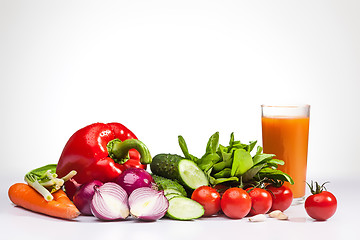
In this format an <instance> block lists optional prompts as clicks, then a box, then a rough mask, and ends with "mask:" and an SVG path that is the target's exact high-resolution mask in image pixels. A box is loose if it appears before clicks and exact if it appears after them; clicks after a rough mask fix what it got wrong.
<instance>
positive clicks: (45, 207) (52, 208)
mask: <svg viewBox="0 0 360 240" xmlns="http://www.w3.org/2000/svg"><path fill="white" fill-rule="evenodd" d="M59 191H61V192H59ZM8 194H9V198H10V200H11V201H12V202H13V203H14V204H16V205H18V206H20V207H23V208H25V209H28V210H31V211H33V212H38V213H43V214H46V215H49V216H53V217H58V218H64V219H74V218H76V217H77V216H79V214H80V212H79V210H78V209H77V208H76V207H75V205H74V204H73V203H72V202H71V201H70V199H69V198H68V197H67V196H66V194H65V193H64V192H63V191H62V190H58V191H57V192H55V193H53V195H54V200H51V201H46V200H45V199H44V197H43V196H42V195H41V194H39V193H38V192H37V191H36V190H35V189H33V188H32V187H30V186H29V185H27V184H24V183H15V184H14V185H12V186H11V187H10V188H9V191H8Z"/></svg>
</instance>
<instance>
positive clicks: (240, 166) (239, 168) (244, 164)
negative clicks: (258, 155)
mask: <svg viewBox="0 0 360 240" xmlns="http://www.w3.org/2000/svg"><path fill="white" fill-rule="evenodd" d="M252 166H253V160H252V157H251V155H250V153H249V152H247V151H245V149H237V150H235V151H234V159H233V164H232V168H231V176H232V177H234V176H236V177H239V176H241V175H243V174H244V173H245V172H246V171H247V170H249V169H250V168H251V167H252Z"/></svg>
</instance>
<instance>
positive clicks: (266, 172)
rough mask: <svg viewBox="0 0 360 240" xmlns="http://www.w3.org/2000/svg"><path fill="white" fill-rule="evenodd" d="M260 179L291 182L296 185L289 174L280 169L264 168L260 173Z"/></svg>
mask: <svg viewBox="0 0 360 240" xmlns="http://www.w3.org/2000/svg"><path fill="white" fill-rule="evenodd" d="M259 177H260V179H263V178H268V179H272V180H280V181H284V182H289V183H290V184H294V180H293V179H292V178H291V177H290V176H289V175H288V174H286V173H284V172H282V171H281V170H278V169H272V168H263V169H261V170H260V171H259Z"/></svg>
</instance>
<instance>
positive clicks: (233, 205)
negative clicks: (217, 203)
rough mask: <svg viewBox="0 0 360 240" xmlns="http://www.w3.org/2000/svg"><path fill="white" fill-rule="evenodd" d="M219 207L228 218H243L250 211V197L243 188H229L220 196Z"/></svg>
mask: <svg viewBox="0 0 360 240" xmlns="http://www.w3.org/2000/svg"><path fill="white" fill-rule="evenodd" d="M221 209H222V211H223V212H224V214H225V215H226V216H227V217H229V218H236V219H240V218H243V217H245V216H246V215H248V213H249V212H250V209H251V198H250V196H249V194H248V193H247V192H246V191H245V190H244V189H241V188H229V189H228V190H226V191H225V192H224V194H223V196H222V198H221Z"/></svg>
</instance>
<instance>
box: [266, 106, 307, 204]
mask: <svg viewBox="0 0 360 240" xmlns="http://www.w3.org/2000/svg"><path fill="white" fill-rule="evenodd" d="M309 117H310V105H288V106H285V105H284V106H272V105H261V123H262V140H263V148H264V150H263V151H264V153H269V154H275V155H276V158H277V159H281V160H283V161H284V162H285V164H284V165H282V166H281V165H279V167H278V169H279V170H281V171H283V172H285V173H287V174H289V175H290V177H292V179H293V180H294V184H293V185H290V184H288V183H285V185H287V186H288V187H289V188H290V189H291V190H292V192H293V197H294V203H295V204H296V203H301V202H303V201H304V197H305V188H306V163H307V154H308V138H309V119H310V118H309Z"/></svg>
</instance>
